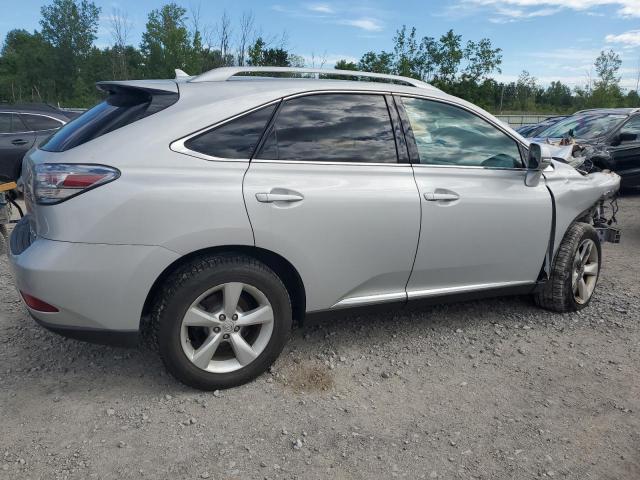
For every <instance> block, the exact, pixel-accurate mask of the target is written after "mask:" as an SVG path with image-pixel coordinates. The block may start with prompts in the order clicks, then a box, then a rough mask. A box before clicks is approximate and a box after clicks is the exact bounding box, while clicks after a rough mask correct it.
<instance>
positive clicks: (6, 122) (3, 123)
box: [0, 113, 11, 133]
mask: <svg viewBox="0 0 640 480" xmlns="http://www.w3.org/2000/svg"><path fill="white" fill-rule="evenodd" d="M0 133H11V113H0Z"/></svg>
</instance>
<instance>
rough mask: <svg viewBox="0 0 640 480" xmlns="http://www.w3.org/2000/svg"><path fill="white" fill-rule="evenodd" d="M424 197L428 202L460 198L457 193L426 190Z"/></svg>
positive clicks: (449, 200) (450, 200)
mask: <svg viewBox="0 0 640 480" xmlns="http://www.w3.org/2000/svg"><path fill="white" fill-rule="evenodd" d="M424 199H425V200H426V201H428V202H453V201H455V200H459V199H460V195H458V194H457V193H453V192H451V193H442V192H427V193H425V194H424Z"/></svg>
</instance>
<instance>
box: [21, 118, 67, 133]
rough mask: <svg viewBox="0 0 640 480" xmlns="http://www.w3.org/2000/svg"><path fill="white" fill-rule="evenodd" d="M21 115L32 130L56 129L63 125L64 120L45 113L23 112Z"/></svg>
mask: <svg viewBox="0 0 640 480" xmlns="http://www.w3.org/2000/svg"><path fill="white" fill-rule="evenodd" d="M20 116H21V117H22V120H23V121H24V123H26V125H27V128H28V129H29V130H30V131H34V132H39V131H42V130H55V129H57V128H60V127H61V126H62V122H60V121H59V120H55V119H53V118H50V117H45V116H44V115H31V114H29V113H21V114H20Z"/></svg>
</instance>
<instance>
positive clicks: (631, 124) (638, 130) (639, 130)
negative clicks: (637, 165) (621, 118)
mask: <svg viewBox="0 0 640 480" xmlns="http://www.w3.org/2000/svg"><path fill="white" fill-rule="evenodd" d="M620 133H635V135H636V139H635V140H631V141H632V142H637V141H639V140H640V115H638V116H637V117H633V118H632V119H631V120H629V121H628V122H627V123H625V124H624V125H623V127H622V128H621V129H620ZM624 143H629V141H626V142H624Z"/></svg>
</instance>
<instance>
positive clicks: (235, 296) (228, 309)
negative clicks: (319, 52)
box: [223, 282, 243, 317]
mask: <svg viewBox="0 0 640 480" xmlns="http://www.w3.org/2000/svg"><path fill="white" fill-rule="evenodd" d="M242 288H243V285H242V283H237V282H233V283H225V284H224V291H223V295H224V299H223V302H224V313H225V315H226V316H227V317H231V316H232V315H233V314H234V313H236V311H237V310H238V300H240V294H241V293H242Z"/></svg>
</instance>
